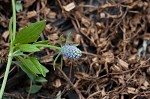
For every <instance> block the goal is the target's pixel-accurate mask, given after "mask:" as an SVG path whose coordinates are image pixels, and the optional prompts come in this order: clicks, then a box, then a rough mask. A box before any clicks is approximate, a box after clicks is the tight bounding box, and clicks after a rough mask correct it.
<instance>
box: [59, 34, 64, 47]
mask: <svg viewBox="0 0 150 99" xmlns="http://www.w3.org/2000/svg"><path fill="white" fill-rule="evenodd" d="M62 36H63V34H62V35H61V36H60V37H59V43H60V45H61V46H62V45H63V44H62Z"/></svg>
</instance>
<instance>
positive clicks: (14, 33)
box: [12, 0, 16, 40]
mask: <svg viewBox="0 0 150 99" xmlns="http://www.w3.org/2000/svg"><path fill="white" fill-rule="evenodd" d="M12 7H13V40H14V39H15V36H16V6H15V0H12Z"/></svg>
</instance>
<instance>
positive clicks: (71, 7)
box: [63, 2, 76, 12]
mask: <svg viewBox="0 0 150 99" xmlns="http://www.w3.org/2000/svg"><path fill="white" fill-rule="evenodd" d="M75 7H76V6H75V3H74V2H72V3H69V4H68V5H66V6H63V8H64V9H65V10H66V11H68V12H69V11H71V10H72V9H74V8H75Z"/></svg>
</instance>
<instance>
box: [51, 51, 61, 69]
mask: <svg viewBox="0 0 150 99" xmlns="http://www.w3.org/2000/svg"><path fill="white" fill-rule="evenodd" d="M60 55H61V53H59V54H58V55H57V56H56V58H55V59H54V62H53V69H54V70H55V64H56V61H57V59H58V57H59V56H60Z"/></svg>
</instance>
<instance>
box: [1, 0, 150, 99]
mask: <svg viewBox="0 0 150 99" xmlns="http://www.w3.org/2000/svg"><path fill="white" fill-rule="evenodd" d="M18 5H19V6H22V7H23V9H20V7H17V8H18V12H17V31H19V30H20V29H21V28H23V27H24V26H27V25H29V24H30V23H34V22H37V21H39V20H43V19H45V20H46V26H45V29H44V31H43V32H42V35H41V36H40V40H50V42H49V44H50V45H57V46H60V44H59V37H60V35H61V34H64V36H63V43H65V42H64V41H65V38H66V34H67V33H69V32H71V40H70V41H69V43H70V44H79V46H78V48H79V49H80V50H82V51H83V52H84V53H83V55H82V57H81V58H79V59H77V60H70V59H66V58H63V62H64V64H63V68H62V71H61V70H59V69H56V70H55V71H54V70H53V65H52V64H53V61H54V58H55V57H56V55H57V53H58V51H56V50H52V49H48V48H45V49H41V51H40V52H38V53H33V54H32V55H34V56H36V57H37V58H38V60H39V61H40V63H42V64H43V65H44V66H45V67H46V68H47V69H49V73H48V74H47V75H46V79H47V80H48V82H47V83H42V88H41V89H40V90H39V91H38V92H36V93H34V94H32V93H28V92H27V91H26V88H27V87H29V86H31V81H30V79H29V78H28V77H27V75H26V74H25V73H24V72H23V71H22V70H21V69H20V68H19V67H18V66H16V65H12V66H11V69H10V74H9V78H8V82H7V86H6V90H5V93H4V97H5V98H6V99H11V98H12V99H26V98H29V99H31V98H32V99H55V98H56V99H61V98H62V99H150V1H149V0H18ZM11 16H12V6H11V2H10V0H0V60H1V61H0V83H2V80H3V76H4V72H5V68H6V64H7V56H8V51H9V45H10V40H9V33H8V26H9V20H10V18H11ZM56 66H57V67H59V66H60V60H58V61H57V64H56ZM60 96H61V98H60Z"/></svg>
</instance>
